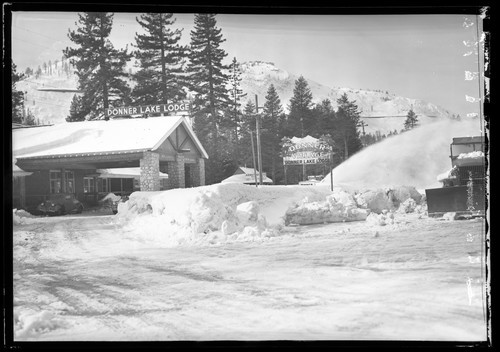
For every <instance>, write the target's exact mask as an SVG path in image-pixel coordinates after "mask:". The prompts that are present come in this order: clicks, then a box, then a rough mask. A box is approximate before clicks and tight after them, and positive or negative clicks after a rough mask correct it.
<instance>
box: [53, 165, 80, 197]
mask: <svg viewBox="0 0 500 352" xmlns="http://www.w3.org/2000/svg"><path fill="white" fill-rule="evenodd" d="M65 176H66V177H65V181H66V182H65V183H66V193H74V192H75V174H74V173H73V171H66V172H65ZM49 179H50V193H62V191H63V188H62V178H61V171H60V170H50V177H49Z"/></svg>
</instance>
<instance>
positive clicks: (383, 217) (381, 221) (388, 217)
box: [366, 211, 396, 226]
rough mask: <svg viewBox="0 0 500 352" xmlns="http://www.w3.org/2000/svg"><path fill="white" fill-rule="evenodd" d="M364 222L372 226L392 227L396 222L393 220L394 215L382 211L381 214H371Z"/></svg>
mask: <svg viewBox="0 0 500 352" xmlns="http://www.w3.org/2000/svg"><path fill="white" fill-rule="evenodd" d="M366 222H367V224H369V225H372V226H386V225H394V224H395V223H396V221H395V220H394V213H393V212H388V211H384V212H383V213H382V214H376V213H371V214H370V215H369V216H368V217H367V218H366Z"/></svg>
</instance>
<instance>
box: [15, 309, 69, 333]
mask: <svg viewBox="0 0 500 352" xmlns="http://www.w3.org/2000/svg"><path fill="white" fill-rule="evenodd" d="M14 324H15V330H16V338H28V337H36V336H38V335H40V334H44V333H47V332H50V331H52V330H56V329H59V328H64V327H65V323H64V322H63V320H61V319H58V318H56V317H55V316H54V314H52V313H51V312H48V311H45V310H43V311H41V312H37V313H35V312H32V311H29V310H28V311H24V312H22V313H17V310H14Z"/></svg>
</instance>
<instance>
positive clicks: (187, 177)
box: [184, 164, 193, 188]
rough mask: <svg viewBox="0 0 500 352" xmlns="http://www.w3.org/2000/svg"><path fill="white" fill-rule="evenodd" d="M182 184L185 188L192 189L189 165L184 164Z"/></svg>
mask: <svg viewBox="0 0 500 352" xmlns="http://www.w3.org/2000/svg"><path fill="white" fill-rule="evenodd" d="M184 182H185V185H186V186H185V187H186V188H190V187H193V180H192V179H191V165H188V164H184Z"/></svg>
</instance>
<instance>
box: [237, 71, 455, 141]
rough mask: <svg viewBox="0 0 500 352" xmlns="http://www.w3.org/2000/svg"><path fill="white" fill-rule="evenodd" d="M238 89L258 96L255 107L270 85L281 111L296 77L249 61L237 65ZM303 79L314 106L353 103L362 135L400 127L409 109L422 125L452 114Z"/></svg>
mask: <svg viewBox="0 0 500 352" xmlns="http://www.w3.org/2000/svg"><path fill="white" fill-rule="evenodd" d="M240 67H241V72H242V75H241V78H242V82H241V85H242V89H243V91H244V92H245V93H247V97H249V99H254V96H255V95H257V96H258V97H259V104H260V102H261V101H263V100H264V97H265V96H266V94H267V90H268V88H269V86H270V85H271V84H273V85H274V87H275V88H276V91H277V92H278V95H279V97H280V100H281V102H282V104H283V107H284V109H285V111H286V110H287V106H288V103H289V101H290V98H291V97H292V95H293V89H294V87H295V81H296V80H297V79H298V78H299V75H296V74H292V73H289V72H287V71H285V70H282V69H280V68H278V67H276V66H275V65H274V64H273V63H272V62H262V61H251V62H244V63H241V66H240ZM304 78H306V80H307V82H308V85H309V88H310V89H311V92H312V95H313V101H314V102H315V103H318V102H320V101H322V100H324V99H329V100H330V101H331V102H332V105H333V107H334V108H335V109H336V107H337V104H336V101H337V99H338V98H339V97H340V96H342V95H343V94H344V93H346V94H347V96H348V97H349V99H350V100H355V101H356V104H357V105H358V108H359V110H360V111H361V116H362V120H363V121H364V122H365V123H367V124H368V125H367V127H365V132H367V133H368V132H370V133H375V132H376V131H377V130H378V131H380V132H381V133H388V132H390V131H394V130H395V129H396V130H397V131H398V132H399V131H400V130H401V129H402V128H403V124H404V120H405V118H406V114H407V113H408V111H409V110H410V109H411V108H412V107H413V111H415V113H416V114H417V115H418V118H419V121H420V123H422V124H425V123H428V122H431V121H434V120H435V119H436V118H442V117H451V115H452V113H451V112H450V111H448V110H446V109H444V108H442V107H440V106H437V105H435V104H432V103H429V102H426V101H423V100H419V99H412V98H406V97H400V96H396V95H394V94H390V93H389V92H382V91H373V90H363V89H353V88H339V87H335V88H331V87H327V86H325V85H322V84H320V83H318V82H315V81H312V80H310V79H307V77H304Z"/></svg>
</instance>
